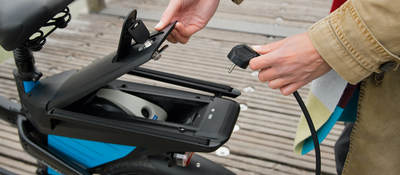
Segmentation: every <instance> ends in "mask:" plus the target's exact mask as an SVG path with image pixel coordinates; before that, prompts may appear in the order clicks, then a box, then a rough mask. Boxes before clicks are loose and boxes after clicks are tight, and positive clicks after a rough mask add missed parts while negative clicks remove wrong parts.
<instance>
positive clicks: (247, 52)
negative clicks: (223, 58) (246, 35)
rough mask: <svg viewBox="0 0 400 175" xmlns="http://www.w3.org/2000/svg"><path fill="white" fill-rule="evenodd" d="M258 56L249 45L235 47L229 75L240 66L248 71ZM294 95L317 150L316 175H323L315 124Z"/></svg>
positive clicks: (296, 93) (295, 95)
mask: <svg viewBox="0 0 400 175" xmlns="http://www.w3.org/2000/svg"><path fill="white" fill-rule="evenodd" d="M257 56H260V55H259V54H258V53H257V52H256V51H254V50H253V49H251V48H250V47H249V46H247V45H237V46H235V47H233V48H232V50H231V51H230V52H229V54H228V58H229V60H231V61H232V62H233V63H234V64H232V66H231V67H230V69H229V73H231V72H232V70H233V69H234V68H235V67H236V66H239V67H240V68H242V69H246V68H247V66H248V65H249V62H250V60H251V59H252V58H255V57H257ZM293 95H294V97H295V98H296V101H297V103H299V106H300V108H301V111H303V114H304V117H305V118H306V120H307V124H308V128H309V129H310V132H311V137H312V139H313V142H314V148H315V174H316V175H320V174H321V151H320V149H319V141H318V136H317V131H315V127H314V123H313V122H312V120H311V116H310V113H309V112H308V110H307V107H306V105H305V104H304V102H303V100H302V98H301V97H300V95H299V93H298V92H297V91H295V92H294V93H293Z"/></svg>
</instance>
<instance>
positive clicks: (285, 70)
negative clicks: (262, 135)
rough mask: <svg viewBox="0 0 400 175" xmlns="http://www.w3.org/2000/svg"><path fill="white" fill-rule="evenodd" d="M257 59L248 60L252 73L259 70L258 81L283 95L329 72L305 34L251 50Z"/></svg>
mask: <svg viewBox="0 0 400 175" xmlns="http://www.w3.org/2000/svg"><path fill="white" fill-rule="evenodd" d="M253 49H254V50H255V51H256V52H258V53H259V54H260V55H261V56H259V57H256V58H254V59H252V60H250V68H251V69H252V70H260V72H259V74H258V79H259V80H260V81H261V82H268V86H269V87H270V88H273V89H280V91H281V93H282V94H283V95H290V94H292V93H293V92H294V91H296V90H297V89H299V88H301V87H302V86H304V85H306V84H308V83H309V82H311V81H312V80H314V79H316V78H318V77H320V76H322V75H323V74H325V73H327V72H329V71H330V70H331V67H330V66H329V65H328V64H327V63H326V62H325V61H324V60H323V59H322V58H321V56H320V55H319V53H318V52H317V50H316V49H315V48H314V46H313V45H312V43H311V40H310V38H309V36H308V34H307V33H303V34H299V35H295V36H292V37H288V38H286V39H283V40H281V41H277V42H274V43H271V44H267V45H263V46H253Z"/></svg>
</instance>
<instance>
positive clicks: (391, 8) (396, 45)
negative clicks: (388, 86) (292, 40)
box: [308, 0, 400, 84]
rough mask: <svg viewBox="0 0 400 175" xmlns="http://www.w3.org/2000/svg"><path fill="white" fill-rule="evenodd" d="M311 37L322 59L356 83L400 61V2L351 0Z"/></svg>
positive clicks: (313, 29) (317, 26) (315, 27)
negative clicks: (383, 66) (388, 64)
mask: <svg viewBox="0 0 400 175" xmlns="http://www.w3.org/2000/svg"><path fill="white" fill-rule="evenodd" d="M308 34H309V36H310V38H311V41H312V42H313V45H314V47H315V48H316V49H317V51H318V53H319V54H320V55H321V56H322V58H323V59H324V60H325V61H326V62H327V63H328V64H329V65H330V66H331V67H332V68H333V69H334V70H335V71H336V72H337V73H338V74H339V75H340V76H341V77H342V78H344V79H345V80H347V81H348V82H350V83H351V84H356V83H358V82H360V81H361V80H363V79H364V78H366V77H368V76H369V75H370V74H371V73H372V72H380V71H381V70H382V69H380V68H382V67H381V66H382V65H384V64H385V63H389V62H393V61H395V62H396V63H399V62H400V58H399V56H398V55H400V1H393V0H379V1H377V0H348V1H347V2H346V3H345V4H343V5H342V6H341V7H340V8H339V9H337V10H336V11H335V12H333V13H331V14H330V15H329V16H327V17H326V18H324V19H322V20H320V21H319V22H317V23H316V24H314V25H313V26H311V28H310V29H309V31H308ZM394 65H396V64H394ZM393 67H396V66H393Z"/></svg>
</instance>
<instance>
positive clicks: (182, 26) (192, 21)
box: [155, 0, 219, 44]
mask: <svg viewBox="0 0 400 175" xmlns="http://www.w3.org/2000/svg"><path fill="white" fill-rule="evenodd" d="M218 4H219V0H171V1H170V2H169V4H168V7H167V9H166V10H165V11H164V13H163V15H162V17H161V20H160V22H159V23H158V24H157V25H156V26H155V29H156V30H158V31H160V30H162V29H164V28H165V27H166V26H168V25H169V24H170V23H172V22H174V21H178V23H177V24H176V26H175V29H174V30H173V31H172V32H171V34H170V35H169V36H168V38H167V40H168V41H170V42H172V43H177V42H180V43H183V44H185V43H187V42H188V41H189V38H190V37H191V36H192V35H193V34H194V33H196V32H198V31H199V30H201V29H203V28H204V27H205V26H206V25H207V23H208V21H209V20H210V19H211V17H212V16H213V15H214V13H215V11H216V10H217V7H218Z"/></svg>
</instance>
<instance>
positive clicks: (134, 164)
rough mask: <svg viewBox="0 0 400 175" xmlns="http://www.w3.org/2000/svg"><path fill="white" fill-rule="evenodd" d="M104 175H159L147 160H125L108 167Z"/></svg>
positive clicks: (104, 170)
mask: <svg viewBox="0 0 400 175" xmlns="http://www.w3.org/2000/svg"><path fill="white" fill-rule="evenodd" d="M101 174H102V175H103V174H104V175H157V174H156V173H155V170H154V167H153V166H152V165H151V163H150V162H149V161H148V160H147V159H140V160H125V161H121V162H116V163H113V164H111V165H108V166H106V167H105V168H104V169H103V172H102V173H101Z"/></svg>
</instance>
